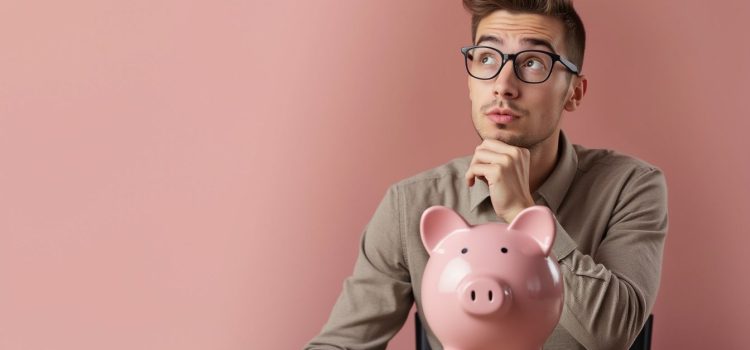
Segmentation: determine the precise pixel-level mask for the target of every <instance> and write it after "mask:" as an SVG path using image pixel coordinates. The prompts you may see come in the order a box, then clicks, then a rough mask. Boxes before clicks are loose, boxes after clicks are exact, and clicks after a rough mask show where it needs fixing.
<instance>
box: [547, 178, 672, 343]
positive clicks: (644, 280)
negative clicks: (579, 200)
mask: <svg viewBox="0 0 750 350" xmlns="http://www.w3.org/2000/svg"><path fill="white" fill-rule="evenodd" d="M608 226H609V229H608V231H607V233H606V236H605V238H604V239H603V240H602V242H601V244H600V246H599V247H598V249H597V250H596V253H595V254H594V256H590V255H585V254H582V253H581V252H579V251H578V250H572V251H570V249H568V250H567V252H555V253H558V254H560V255H557V256H558V258H560V259H561V260H560V269H561V270H562V273H563V279H564V283H565V304H564V308H563V314H562V316H561V319H560V324H561V325H562V326H563V327H565V329H566V330H568V332H570V334H571V335H572V336H573V337H574V338H576V340H577V341H578V342H579V343H581V344H583V345H584V346H585V347H586V348H587V349H627V348H628V346H630V344H631V343H632V342H633V340H635V338H636V337H637V336H638V333H639V332H640V330H641V328H642V327H643V324H644V323H645V321H646V318H648V315H649V313H650V312H651V308H652V307H653V305H654V301H655V299H656V293H657V291H658V289H659V278H660V274H661V263H662V253H663V248H664V240H665V238H666V233H667V188H666V183H665V180H664V176H663V175H662V173H661V172H660V171H659V170H658V169H654V168H651V169H644V170H643V171H641V172H640V173H636V174H634V176H633V178H631V180H630V181H629V182H628V183H627V184H626V185H625V187H624V188H623V190H622V192H621V193H620V197H619V199H618V201H617V205H616V207H615V208H614V211H613V213H612V216H611V218H610V220H609V225H608ZM557 228H558V231H557V235H558V236H557V239H558V240H560V241H561V242H560V243H561V244H560V246H563V245H566V244H564V243H565V242H572V239H571V238H570V236H569V235H568V233H567V232H566V231H565V229H563V228H562V227H561V226H560V225H559V224H558V225H557ZM568 246H569V245H568ZM563 254H565V255H564V256H563Z"/></svg>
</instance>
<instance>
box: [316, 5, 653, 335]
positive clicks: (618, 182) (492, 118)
mask: <svg viewBox="0 0 750 350" xmlns="http://www.w3.org/2000/svg"><path fill="white" fill-rule="evenodd" d="M464 7H465V8H466V9H467V10H468V11H469V12H470V13H471V15H472V37H473V42H474V45H472V46H470V47H467V48H464V49H462V52H463V53H464V57H465V62H466V67H467V72H468V73H469V76H468V84H469V96H470V98H471V102H472V113H471V114H472V121H473V123H474V126H475V128H476V130H477V133H478V134H479V136H480V137H481V139H482V142H481V144H480V145H479V146H478V147H477V148H476V149H475V150H474V153H473V155H470V156H466V157H463V158H457V159H454V160H452V161H450V162H448V163H446V164H444V165H442V166H439V167H437V168H434V169H431V170H428V171H426V172H423V173H421V174H418V175H416V176H414V177H411V178H408V179H405V180H402V181H400V182H398V183H396V184H394V185H393V186H391V187H390V188H389V190H388V191H387V193H386V195H385V198H384V199H383V201H382V202H381V203H380V205H379V206H378V208H377V210H376V211H375V214H374V216H373V218H372V220H371V221H370V223H369V224H368V226H367V228H366V230H365V232H364V234H363V236H362V241H361V246H360V252H359V257H358V259H357V262H356V265H355V269H354V272H353V274H352V276H351V277H349V278H347V280H346V281H345V283H344V287H343V290H342V292H341V295H340V296H339V299H338V301H337V302H336V305H335V306H334V309H333V311H332V313H331V316H330V319H329V321H328V323H327V324H326V325H325V326H324V328H323V330H322V332H321V334H319V335H318V336H317V337H315V338H314V339H313V340H312V341H311V342H310V343H309V344H308V345H307V347H306V348H307V349H384V348H385V347H386V344H387V342H388V341H389V340H390V339H391V337H393V335H395V334H396V333H397V332H398V330H399V329H400V328H401V327H402V325H403V323H404V321H405V320H406V318H407V316H408V312H409V309H410V308H411V305H412V303H413V302H416V305H417V309H418V310H419V309H421V298H420V293H421V290H420V288H421V280H422V273H423V270H424V267H425V264H426V261H427V258H428V255H427V252H426V251H425V249H424V248H423V246H422V242H421V240H420V235H419V221H420V217H421V214H422V212H423V211H424V210H425V209H427V208H428V207H430V206H433V205H444V206H448V207H451V208H453V209H454V210H456V211H457V212H458V213H460V214H461V215H462V216H463V217H464V218H466V220H467V221H468V222H469V223H471V224H481V223H485V222H488V221H498V220H500V221H504V222H511V221H512V220H513V219H514V218H515V217H516V215H517V214H518V213H519V212H520V211H521V210H523V209H524V208H527V207H529V206H532V205H535V204H536V205H544V206H547V207H549V208H550V209H551V210H552V212H553V213H554V214H555V219H556V221H557V225H556V228H557V232H556V240H555V242H554V245H553V249H552V250H553V253H554V256H555V257H556V258H557V259H558V261H559V264H560V268H561V271H562V274H563V277H564V289H565V294H564V306H563V313H562V316H561V319H560V322H559V324H558V326H557V327H556V329H555V330H554V332H553V333H552V335H551V336H550V338H549V339H548V340H547V342H546V344H545V349H584V348H586V349H627V348H628V347H629V345H630V344H631V343H632V342H633V340H634V339H635V337H636V336H637V335H638V333H639V331H640V329H641V327H642V326H643V324H644V322H645V320H646V318H647V317H648V315H649V313H650V312H651V308H652V306H653V304H654V300H655V298H656V293H657V290H658V286H659V275H660V271H661V260H662V251H663V245H664V239H665V235H666V231H667V203H666V201H667V200H666V198H667V195H666V184H665V180H664V177H663V175H662V173H661V171H660V170H659V169H658V168H656V167H654V166H652V165H650V164H648V163H645V162H643V161H641V160H638V159H636V158H632V157H628V156H626V155H622V154H619V153H616V152H613V151H609V150H597V149H587V148H585V147H583V146H580V145H573V144H571V143H570V142H569V141H568V139H567V138H566V137H565V135H564V133H563V132H562V131H561V130H560V120H561V116H562V111H563V110H565V111H568V112H573V111H575V110H576V109H577V108H578V106H579V105H580V103H581V101H582V99H583V97H584V94H585V93H586V84H587V81H586V77H585V76H583V75H582V74H581V73H580V72H581V67H582V62H583V52H584V47H585V34H584V29H583V24H582V23H581V20H580V18H579V17H578V15H577V14H576V12H575V10H574V9H573V7H572V5H571V4H570V2H569V1H564V0H547V1H545V0H539V1H522V0H494V1H492V0H464ZM477 179H479V180H480V181H477ZM422 321H423V323H424V319H422ZM427 331H428V337H429V342H430V345H431V346H432V348H433V349H436V350H437V349H442V347H441V346H440V344H439V342H438V340H437V339H436V338H435V337H434V335H433V334H432V332H431V331H430V330H429V325H427Z"/></svg>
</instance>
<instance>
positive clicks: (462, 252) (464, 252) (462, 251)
mask: <svg viewBox="0 0 750 350" xmlns="http://www.w3.org/2000/svg"><path fill="white" fill-rule="evenodd" d="M468 251H469V250H468V249H466V248H464V249H461V254H466V253H467V252H468Z"/></svg>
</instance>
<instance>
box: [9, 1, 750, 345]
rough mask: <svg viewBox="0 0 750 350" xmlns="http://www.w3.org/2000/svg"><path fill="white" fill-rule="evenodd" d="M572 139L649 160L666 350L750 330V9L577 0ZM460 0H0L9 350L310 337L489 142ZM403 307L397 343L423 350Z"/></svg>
mask: <svg viewBox="0 0 750 350" xmlns="http://www.w3.org/2000/svg"><path fill="white" fill-rule="evenodd" d="M575 3H576V5H577V7H578V9H579V12H580V14H581V16H582V18H583V20H584V22H585V24H586V28H587V32H588V43H587V48H588V50H587V52H586V59H585V63H584V67H583V71H584V72H585V74H586V75H587V76H588V78H589V91H588V94H587V96H586V98H585V99H584V101H583V105H582V108H581V109H580V110H579V111H578V112H575V113H571V114H565V115H564V126H563V128H564V130H565V131H566V132H567V133H568V135H569V136H570V138H571V140H572V141H573V142H574V143H579V144H582V145H585V146H587V147H592V148H611V149H616V150H618V151H620V152H623V153H627V154H630V155H633V156H636V157H638V158H641V159H644V160H646V161H648V162H650V163H652V164H655V165H657V166H659V167H660V168H661V169H662V170H663V171H664V173H665V174H666V178H667V183H668V188H669V213H670V225H669V235H668V239H667V244H666V250H665V254H664V265H663V275H662V284H661V289H660V292H659V296H658V300H657V303H656V306H655V309H654V313H655V315H656V319H655V325H654V338H653V344H654V348H655V349H739V348H744V347H746V346H747V344H748V343H749V342H750V335H749V334H748V332H747V330H748V325H749V324H750V316H749V315H750V301H749V300H750V299H748V298H747V295H748V294H750V281H748V278H747V266H748V260H747V256H748V244H750V235H749V234H748V233H749V230H748V228H750V215H748V210H750V205H748V204H747V203H748V202H747V198H748V197H750V188H749V187H748V185H747V182H748V180H749V179H750V161H749V159H748V155H747V149H748V148H749V147H750V141H748V136H747V133H748V129H750V122H749V121H748V117H749V115H748V114H749V113H748V83H749V82H750V68H748V64H747V62H748V61H750V46H749V45H748V44H747V43H748V40H747V34H746V33H747V32H748V29H750V28H748V24H747V23H748V20H750V16H749V15H750V3H748V2H746V1H741V0H734V1H711V2H708V1H697V0H689V1H685V0H663V1H652V0H631V1H594V0H577V1H576V2H575ZM470 39H471V38H470V28H469V16H468V14H466V13H465V12H464V10H463V8H462V7H461V4H460V1H457V0H456V1H447V0H440V1H434V0H415V1H395V0H392V1H391V0H389V1H370V0H367V1H365V0H363V1H344V0H339V1H333V0H321V1H291V0H273V1H270V0H267V1H258V0H254V1H253V0H251V1H236V0H214V1H205V0H204V1H187V0H180V1H178V0H171V1H170V0H133V1H101V0H71V1H36V0H24V1H8V0H3V1H0V349H4V350H22V349H23V350H31V349H33V350H37V349H38V350H41V349H66V350H67V349H71V350H72V349H77V350H81V349H92V350H93V349H112V350H115V349H231V350H234V349H238V350H239V349H299V348H301V347H302V345H303V344H304V343H305V342H307V341H308V340H309V339H310V338H311V337H312V336H313V335H315V334H316V333H317V332H319V331H320V329H321V327H322V326H323V323H324V322H325V321H326V319H327V318H328V314H329V312H330V310H331V307H332V305H333V303H334V301H335V300H336V298H337V297H338V294H339V292H340V290H341V286H342V282H343V279H344V278H345V277H346V276H348V275H349V274H350V273H351V271H352V267H353V263H354V259H355V257H356V249H357V244H358V240H359V238H360V235H361V232H362V229H363V228H364V226H365V225H366V224H367V222H368V220H369V218H370V216H371V215H372V213H373V211H374V210H375V207H376V206H377V204H378V202H379V201H380V200H381V198H382V196H383V195H384V194H385V190H386V189H387V187H388V186H389V185H390V184H392V183H393V182H395V181H397V180H399V179H402V178H405V177H407V176H411V175H414V174H416V173H418V172H420V171H422V170H426V169H428V168H431V167H434V166H437V165H439V164H442V163H444V162H446V161H448V160H450V159H452V158H454V157H458V156H462V155H468V154H471V153H472V150H473V148H474V147H475V146H476V145H477V144H478V142H479V139H478V137H477V136H476V134H475V132H474V129H473V127H472V124H471V121H470V116H469V107H470V104H469V100H468V91H467V86H466V84H467V83H466V73H465V71H464V67H463V63H462V58H461V55H460V53H459V47H461V46H464V45H467V44H469V43H470ZM413 342H414V335H413V324H412V319H411V318H410V319H409V320H408V321H407V324H406V326H405V327H404V329H403V331H402V332H401V333H400V334H399V335H398V336H397V337H396V338H395V339H394V340H393V342H392V343H391V345H390V347H389V348H391V349H412V348H413V346H414V345H413Z"/></svg>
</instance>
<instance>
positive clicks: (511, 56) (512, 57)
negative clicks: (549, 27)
mask: <svg viewBox="0 0 750 350" xmlns="http://www.w3.org/2000/svg"><path fill="white" fill-rule="evenodd" d="M478 48H481V49H490V50H492V51H495V52H497V53H499V54H500V56H501V57H502V58H503V62H502V63H501V64H500V67H499V68H498V69H497V72H495V74H493V75H492V76H491V77H489V78H479V77H477V76H475V75H474V74H471V70H470V69H469V56H468V54H469V50H472V49H478ZM525 52H539V53H543V54H546V55H549V56H550V57H552V65H553V66H554V65H555V62H560V63H562V65H563V67H565V68H566V69H567V70H568V71H569V72H571V73H573V74H575V75H581V73H580V72H579V71H578V66H576V65H575V63H573V62H570V60H568V59H567V58H565V57H562V56H560V55H558V54H555V53H552V52H549V51H543V50H523V51H519V52H516V53H503V52H502V51H500V50H498V49H496V48H494V47H490V46H481V45H475V46H466V47H462V48H461V53H462V54H463V55H464V65H465V66H466V72H467V73H469V75H470V76H471V77H472V78H474V79H479V80H491V79H495V77H497V75H498V74H500V71H502V70H503V67H505V64H506V63H508V61H513V66H512V67H513V74H515V75H516V78H518V80H520V81H522V82H524V83H526V84H541V83H543V82H545V81H547V80H548V79H549V77H550V76H552V70H553V69H552V68H550V70H549V73H547V77H546V78H544V80H542V81H539V82H528V81H526V80H524V79H523V78H521V76H520V75H519V74H518V71H517V70H516V57H518V55H520V54H523V53H525Z"/></svg>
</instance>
